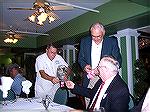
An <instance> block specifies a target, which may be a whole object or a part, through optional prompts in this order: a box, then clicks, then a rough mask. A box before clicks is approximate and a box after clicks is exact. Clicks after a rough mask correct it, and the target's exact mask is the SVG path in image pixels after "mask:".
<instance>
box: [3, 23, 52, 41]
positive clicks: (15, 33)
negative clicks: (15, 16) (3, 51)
mask: <svg viewBox="0 0 150 112" xmlns="http://www.w3.org/2000/svg"><path fill="white" fill-rule="evenodd" d="M0 32H4V36H5V37H6V39H5V40H4V42H6V43H16V42H17V41H18V40H19V39H21V38H22V35H24V34H27V35H42V36H49V34H44V33H35V32H27V31H19V30H13V29H12V26H10V29H9V30H5V29H0Z"/></svg>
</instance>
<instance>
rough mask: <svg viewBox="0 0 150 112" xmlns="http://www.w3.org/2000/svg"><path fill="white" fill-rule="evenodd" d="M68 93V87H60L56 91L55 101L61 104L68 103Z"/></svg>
mask: <svg viewBox="0 0 150 112" xmlns="http://www.w3.org/2000/svg"><path fill="white" fill-rule="evenodd" d="M68 95H69V93H68V90H67V89H64V88H58V89H57V91H56V93H55V96H54V100H53V102H55V103H58V104H61V105H66V103H67V100H68Z"/></svg>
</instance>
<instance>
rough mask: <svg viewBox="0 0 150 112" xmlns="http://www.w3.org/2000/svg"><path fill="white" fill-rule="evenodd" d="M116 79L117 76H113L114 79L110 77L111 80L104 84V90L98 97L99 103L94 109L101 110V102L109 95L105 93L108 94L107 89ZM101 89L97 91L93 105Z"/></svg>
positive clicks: (97, 102)
mask: <svg viewBox="0 0 150 112" xmlns="http://www.w3.org/2000/svg"><path fill="white" fill-rule="evenodd" d="M114 77H115V76H112V77H110V78H109V79H107V80H106V81H105V84H104V86H103V88H102V89H101V91H100V94H99V96H98V99H97V101H96V104H95V107H94V109H99V108H100V103H101V100H102V99H105V97H106V96H107V93H105V92H106V90H107V88H108V87H109V85H110V83H111V82H112V80H113V79H114ZM99 89H100V87H99ZM99 89H98V90H97V92H96V94H95V96H94V98H93V101H92V103H91V104H93V102H94V100H95V98H96V96H97V93H98V91H99ZM90 106H91V105H90Z"/></svg>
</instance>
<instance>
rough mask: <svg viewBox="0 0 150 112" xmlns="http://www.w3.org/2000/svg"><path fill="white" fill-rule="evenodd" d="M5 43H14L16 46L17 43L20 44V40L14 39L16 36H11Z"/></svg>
mask: <svg viewBox="0 0 150 112" xmlns="http://www.w3.org/2000/svg"><path fill="white" fill-rule="evenodd" d="M4 42H5V43H13V44H15V43H16V42H18V39H16V38H15V37H14V35H9V37H7V38H6V39H5V40H4Z"/></svg>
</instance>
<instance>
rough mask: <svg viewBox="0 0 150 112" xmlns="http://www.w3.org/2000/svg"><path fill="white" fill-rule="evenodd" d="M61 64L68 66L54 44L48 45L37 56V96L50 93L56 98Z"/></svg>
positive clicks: (42, 96)
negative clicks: (58, 70) (58, 69)
mask: <svg viewBox="0 0 150 112" xmlns="http://www.w3.org/2000/svg"><path fill="white" fill-rule="evenodd" d="M59 65H64V66H66V67H68V64H67V63H66V62H65V61H64V59H63V58H62V57H61V56H60V55H58V54H57V48H56V47H55V46H54V45H52V44H50V45H47V48H46V52H45V53H43V54H41V55H39V56H38V57H37V58H36V63H35V70H36V82H35V97H40V98H44V97H45V96H46V95H49V96H51V98H52V99H53V98H54V95H55V93H56V91H57V89H58V88H59V87H60V84H59V79H58V77H57V68H58V66H59ZM66 77H67V75H66Z"/></svg>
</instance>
